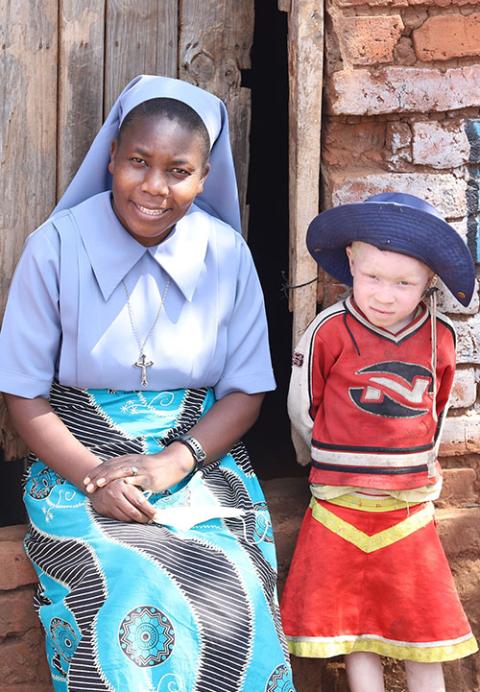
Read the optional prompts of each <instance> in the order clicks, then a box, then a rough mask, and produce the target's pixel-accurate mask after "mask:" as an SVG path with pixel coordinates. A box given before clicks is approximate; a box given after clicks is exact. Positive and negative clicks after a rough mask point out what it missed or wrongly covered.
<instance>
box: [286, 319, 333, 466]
mask: <svg viewBox="0 0 480 692" xmlns="http://www.w3.org/2000/svg"><path fill="white" fill-rule="evenodd" d="M321 321H322V313H320V314H319V315H317V317H316V318H315V319H314V320H313V322H312V323H311V324H310V326H309V327H308V328H307V330H306V331H305V333H304V334H303V336H302V338H301V339H300V341H299V342H298V344H297V347H296V348H295V351H294V354H293V359H292V374H291V379H290V387H289V390H288V401H287V406H288V415H289V416H290V421H291V423H292V442H293V445H294V447H295V451H296V453H297V461H298V463H299V464H302V466H306V465H307V464H309V463H310V459H311V455H310V443H311V440H312V429H313V423H314V420H315V416H316V414H317V411H318V409H319V407H320V404H321V402H322V398H323V389H324V384H325V378H326V373H327V372H328V369H329V366H328V365H327V363H326V360H328V358H327V359H325V357H324V356H325V351H326V349H325V344H324V343H323V342H322V339H321V336H320V334H319V330H320V326H321Z"/></svg>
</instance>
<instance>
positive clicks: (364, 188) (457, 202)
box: [327, 170, 467, 219]
mask: <svg viewBox="0 0 480 692" xmlns="http://www.w3.org/2000/svg"><path fill="white" fill-rule="evenodd" d="M327 187H328V188H329V189H330V190H331V204H332V206H337V205H338V204H348V203H351V202H359V201H362V200H364V199H366V198H367V197H370V195H375V194H377V193H379V192H384V191H385V190H395V191H399V192H408V193H410V194H412V195H417V196H418V197H422V198H423V199H426V200H427V202H430V204H433V205H434V206H435V207H437V209H438V210H439V211H440V213H441V214H442V215H443V216H444V217H445V218H447V219H448V218H453V219H454V218H457V219H458V218H461V217H464V216H466V214H467V197H466V193H467V182H466V180H464V179H463V178H457V177H456V176H454V175H450V174H446V173H387V172H386V173H365V172H364V171H357V170H356V171H355V175H354V176H353V175H352V172H351V171H350V172H347V173H345V172H338V171H336V172H333V173H330V174H329V176H328V181H327Z"/></svg>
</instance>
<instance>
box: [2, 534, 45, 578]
mask: <svg viewBox="0 0 480 692" xmlns="http://www.w3.org/2000/svg"><path fill="white" fill-rule="evenodd" d="M25 531H26V527H25V526H23V525H19V526H7V527H4V528H1V529H0V565H2V570H1V571H0V590H5V589H15V588H16V587H17V586H25V585H26V584H34V583H35V582H36V581H37V577H36V574H35V572H34V569H33V567H32V565H31V563H30V561H29V559H28V558H27V556H26V555H25V551H24V549H23V537H24V535H25Z"/></svg>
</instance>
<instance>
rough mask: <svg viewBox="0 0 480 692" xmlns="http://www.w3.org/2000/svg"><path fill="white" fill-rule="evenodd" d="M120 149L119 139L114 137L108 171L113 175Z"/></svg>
mask: <svg viewBox="0 0 480 692" xmlns="http://www.w3.org/2000/svg"><path fill="white" fill-rule="evenodd" d="M117 149H118V139H114V140H113V142H112V146H111V147H110V161H109V162H108V172H109V173H111V175H113V170H114V168H115V156H116V154H117Z"/></svg>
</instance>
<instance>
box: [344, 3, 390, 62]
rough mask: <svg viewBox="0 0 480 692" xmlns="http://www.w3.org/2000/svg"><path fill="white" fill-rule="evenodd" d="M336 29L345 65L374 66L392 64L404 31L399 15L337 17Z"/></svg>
mask: <svg viewBox="0 0 480 692" xmlns="http://www.w3.org/2000/svg"><path fill="white" fill-rule="evenodd" d="M333 24H334V29H335V33H336V35H337V39H338V42H339V45H340V51H341V54H342V58H343V60H344V62H345V63H347V64H350V65H374V64H376V63H384V62H392V60H393V49H394V48H395V46H396V44H397V42H398V39H399V38H400V35H401V33H402V30H403V22H402V19H401V17H400V16H399V15H388V16H367V17H358V16H357V17H345V16H343V15H342V16H340V17H334V22H333Z"/></svg>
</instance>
